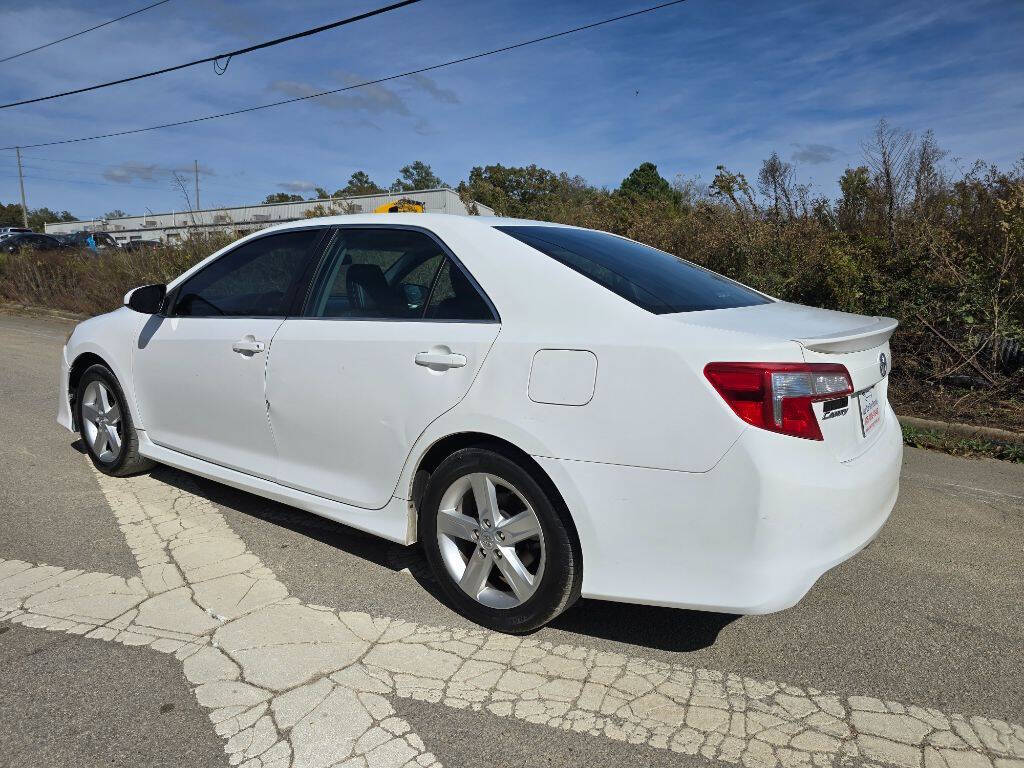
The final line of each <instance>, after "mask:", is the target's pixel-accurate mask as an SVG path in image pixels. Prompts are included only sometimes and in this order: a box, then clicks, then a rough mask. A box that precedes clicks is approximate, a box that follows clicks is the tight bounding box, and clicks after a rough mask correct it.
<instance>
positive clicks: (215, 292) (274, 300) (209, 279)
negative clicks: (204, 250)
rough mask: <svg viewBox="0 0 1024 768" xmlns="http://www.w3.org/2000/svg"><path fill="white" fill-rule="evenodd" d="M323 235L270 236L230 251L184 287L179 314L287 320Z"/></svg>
mask: <svg viewBox="0 0 1024 768" xmlns="http://www.w3.org/2000/svg"><path fill="white" fill-rule="evenodd" d="M320 234H321V230H319V229H305V230H299V231H296V232H284V233H281V234H279V235H267V236H266V237H260V238H257V239H256V240H253V241H251V242H249V243H246V244H245V245H242V246H239V247H238V248H235V249H234V250H233V251H229V252H228V253H226V254H224V255H223V256H221V257H220V258H219V259H217V260H216V261H215V262H213V263H212V264H210V265H209V266H208V267H206V268H204V269H203V270H202V271H201V272H199V273H198V274H196V275H194V276H193V277H191V278H189V279H188V280H187V281H186V282H185V283H184V284H182V286H181V290H180V292H179V293H178V301H177V303H176V304H175V306H174V314H176V315H183V316H189V317H220V316H236V317H284V316H285V315H287V314H288V308H289V306H290V305H291V302H292V299H293V297H294V295H295V291H296V290H297V289H298V285H299V282H300V281H301V280H302V276H303V273H304V271H305V268H306V265H307V260H308V258H309V256H310V252H311V251H312V248H313V246H314V245H315V244H316V242H317V240H318V239H319V238H320Z"/></svg>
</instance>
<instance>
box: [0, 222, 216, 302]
mask: <svg viewBox="0 0 1024 768" xmlns="http://www.w3.org/2000/svg"><path fill="white" fill-rule="evenodd" d="M229 242H231V238H229V237H227V236H210V237H202V238H192V239H189V240H187V241H186V242H185V243H183V244H182V245H181V246H167V245H162V246H159V247H156V248H152V249H147V250H141V251H125V250H120V249H119V250H104V251H102V252H99V253H96V252H93V251H91V250H89V249H82V250H70V249H69V250H60V251H22V252H20V253H15V254H0V298H3V299H5V300H7V301H12V302H17V303H20V304H28V305H32V306H38V307H48V308H50V309H61V310H64V311H67V312H75V313H80V314H84V315H96V314H100V313H102V312H109V311H110V310H112V309H115V308H117V307H118V306H119V305H120V304H121V302H122V301H123V299H124V295H125V293H127V292H128V291H129V290H131V289H132V288H135V287H137V286H140V285H146V284H148V283H165V282H168V281H169V280H171V279H173V278H174V277H176V276H177V275H180V274H181V273H182V272H184V271H185V270H186V269H188V268H189V267H191V266H192V265H193V264H195V263H196V262H198V261H201V260H202V259H204V258H206V257H207V256H209V255H210V254H211V253H213V252H214V251H216V250H218V249H219V248H222V247H224V246H225V245H227V244H228V243H229Z"/></svg>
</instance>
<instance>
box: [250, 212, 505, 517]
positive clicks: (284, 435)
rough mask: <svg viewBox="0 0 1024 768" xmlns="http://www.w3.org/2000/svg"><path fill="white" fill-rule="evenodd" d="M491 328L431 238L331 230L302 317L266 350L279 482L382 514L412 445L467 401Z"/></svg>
mask: <svg viewBox="0 0 1024 768" xmlns="http://www.w3.org/2000/svg"><path fill="white" fill-rule="evenodd" d="M499 328H500V325H499V323H498V316H497V313H496V311H495V310H494V307H493V305H491V303H490V301H489V300H488V299H487V298H486V295H485V294H484V293H483V292H482V291H481V290H480V288H479V286H477V285H476V283H475V282H474V281H473V279H472V277H471V276H469V274H468V272H466V271H465V269H464V267H462V266H461V265H460V264H459V263H458V262H457V261H456V260H455V259H454V258H453V256H452V255H451V254H450V252H448V250H447V249H446V248H445V247H444V245H443V244H442V243H441V242H440V240H438V239H437V238H436V237H435V236H433V235H432V234H430V233H428V232H426V231H423V230H419V229H416V228H400V227H394V226H390V227H389V226H366V227H346V228H342V229H339V230H337V231H335V233H334V234H333V235H332V240H331V242H330V244H329V246H328V248H327V253H326V255H325V257H324V259H323V263H322V265H321V268H320V271H319V274H318V276H317V279H316V280H315V282H314V284H313V288H312V290H311V293H310V298H309V300H308V302H307V304H306V306H305V308H304V312H303V316H302V317H293V318H288V319H287V320H285V322H284V324H283V325H282V326H281V328H280V330H279V331H278V332H277V335H276V336H275V337H274V343H273V346H272V349H271V355H270V360H269V364H268V369H267V399H268V401H269V411H268V412H269V415H270V424H271V427H272V429H273V433H274V437H275V440H276V442H277V447H278V455H279V458H278V474H277V480H278V482H280V483H282V484H284V485H288V486H291V487H293V488H297V489H300V490H303V491H307V492H310V493H314V494H317V495H320V496H325V497H328V498H331V499H335V500H338V501H343V502H346V503H348V504H353V505H355V506H359V507H364V508H368V509H378V508H380V507H383V506H384V505H385V504H386V503H387V502H388V500H389V499H390V498H391V496H392V494H393V491H394V488H395V485H396V483H397V482H398V476H399V474H400V473H401V470H402V467H403V465H404V463H405V460H406V457H407V456H408V454H409V451H410V449H411V447H412V445H413V443H414V442H415V441H416V439H417V437H419V435H420V434H421V433H422V432H423V430H424V429H425V428H426V427H427V425H428V424H429V423H430V422H431V421H433V420H434V419H436V418H437V417H438V416H440V415H441V414H442V413H444V412H445V411H447V410H448V409H450V408H452V407H453V406H455V405H456V404H457V403H458V402H459V401H460V400H461V399H462V398H463V397H464V396H465V395H466V392H467V391H468V390H469V387H470V385H471V384H472V382H473V379H474V378H475V376H476V373H477V371H478V370H479V368H480V365H481V364H482V363H483V360H484V358H485V357H486V355H487V352H488V350H489V349H490V347H491V344H492V343H493V342H494V339H495V338H496V337H497V335H498V331H499Z"/></svg>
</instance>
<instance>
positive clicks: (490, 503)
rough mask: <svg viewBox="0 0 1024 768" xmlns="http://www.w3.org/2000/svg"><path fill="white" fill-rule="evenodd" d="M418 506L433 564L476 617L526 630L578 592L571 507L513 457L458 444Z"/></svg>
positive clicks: (502, 628) (505, 628)
mask: <svg viewBox="0 0 1024 768" xmlns="http://www.w3.org/2000/svg"><path fill="white" fill-rule="evenodd" d="M420 507H421V508H420V534H421V536H420V539H421V541H422V542H423V547H424V550H425V551H426V555H427V560H428V561H429V563H430V566H431V569H432V570H433V571H434V574H435V575H436V577H437V579H438V582H439V583H440V585H441V588H442V589H443V591H444V593H445V595H446V596H447V597H448V599H449V601H450V602H451V603H452V605H454V607H455V608H456V609H457V610H458V611H459V612H460V613H462V614H463V615H464V616H466V617H467V618H469V619H470V620H472V621H474V622H476V623H477V624H480V625H482V626H485V627H488V628H490V629H494V630H497V631H499V632H507V633H511V634H523V633H526V632H531V631H533V630H535V629H537V628H539V627H541V626H543V625H545V624H547V623H548V622H549V621H551V620H552V619H554V618H555V617H556V616H558V615H559V614H560V613H562V612H563V611H564V610H565V609H566V608H568V607H569V606H571V605H572V604H573V603H574V602H575V601H576V599H577V598H578V597H579V594H580V583H581V580H582V579H581V577H582V569H581V563H580V557H579V554H578V552H579V548H578V546H577V545H576V540H575V535H574V533H573V532H572V526H571V523H570V522H569V520H568V513H567V512H565V511H564V509H563V508H562V507H561V504H560V502H558V501H557V500H553V499H552V498H551V494H549V493H548V492H547V491H545V489H544V488H543V487H542V486H541V483H539V482H538V480H537V479H536V478H535V477H534V475H533V474H531V473H530V472H529V471H527V470H526V469H524V468H523V467H522V466H520V465H519V464H518V463H517V462H515V461H514V460H513V459H511V458H510V457H508V456H505V455H503V454H501V453H497V452H495V451H492V450H487V449H484V448H464V449H462V450H459V451H456V452H455V453H453V454H452V455H451V456H449V457H448V458H447V459H445V460H444V461H443V462H442V463H441V465H440V466H439V467H438V468H437V469H436V470H435V471H434V473H433V474H432V475H431V476H430V480H429V481H428V483H427V487H426V490H425V493H424V496H423V502H422V504H421V505H420Z"/></svg>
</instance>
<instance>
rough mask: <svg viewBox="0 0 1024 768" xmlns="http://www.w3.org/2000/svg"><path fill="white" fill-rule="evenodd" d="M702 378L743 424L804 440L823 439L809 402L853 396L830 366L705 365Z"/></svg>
mask: <svg viewBox="0 0 1024 768" xmlns="http://www.w3.org/2000/svg"><path fill="white" fill-rule="evenodd" d="M704 375H705V376H707V378H708V381H710V382H711V385H712V386H713V387H714V388H715V390H716V391H717V392H718V394H720V395H721V396H722V399H723V400H725V402H726V403H728V404H729V407H730V408H732V410H733V411H734V412H735V413H736V415H737V416H739V417H740V418H741V419H743V420H744V421H745V422H747V423H748V424H752V425H753V426H755V427H760V428H761V429H768V430H771V431H772V432H780V433H782V434H784V435H792V436H793V437H803V438H806V439H808V440H821V439H822V436H821V428H820V427H819V426H818V419H817V418H816V417H815V415H814V409H813V408H812V407H811V403H814V402H817V401H820V400H831V399H832V398H834V397H842V396H843V395H850V394H852V393H853V381H852V380H851V379H850V373H849V371H847V370H846V366H845V365H837V364H833V363H708V364H707V365H706V366H704Z"/></svg>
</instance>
